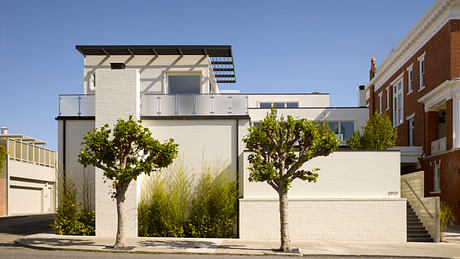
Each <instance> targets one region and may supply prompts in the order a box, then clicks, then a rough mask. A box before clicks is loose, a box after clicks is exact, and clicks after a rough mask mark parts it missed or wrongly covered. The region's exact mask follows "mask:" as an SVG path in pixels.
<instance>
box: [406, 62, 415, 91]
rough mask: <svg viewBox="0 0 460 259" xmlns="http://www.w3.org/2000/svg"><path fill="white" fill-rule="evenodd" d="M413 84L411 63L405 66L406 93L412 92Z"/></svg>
mask: <svg viewBox="0 0 460 259" xmlns="http://www.w3.org/2000/svg"><path fill="white" fill-rule="evenodd" d="M413 85H414V72H413V71H412V65H410V66H409V67H408V68H407V94H410V93H412V90H413Z"/></svg>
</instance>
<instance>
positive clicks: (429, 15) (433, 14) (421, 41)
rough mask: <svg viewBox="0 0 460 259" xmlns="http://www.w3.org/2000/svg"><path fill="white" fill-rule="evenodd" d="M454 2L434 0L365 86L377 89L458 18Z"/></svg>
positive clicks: (450, 0) (458, 13)
mask: <svg viewBox="0 0 460 259" xmlns="http://www.w3.org/2000/svg"><path fill="white" fill-rule="evenodd" d="M455 3H456V0H438V1H436V2H435V3H434V4H433V5H432V6H431V7H430V9H428V11H427V12H426V13H425V14H424V15H423V16H422V17H421V18H420V19H419V20H418V22H417V23H416V24H415V25H414V26H413V27H412V29H411V30H410V31H409V33H408V34H406V36H405V37H404V38H403V39H402V40H401V41H400V42H399V43H398V45H397V46H396V47H395V48H394V49H393V50H392V51H391V52H390V54H389V55H388V56H387V57H386V58H385V59H384V60H383V62H382V63H381V64H380V66H379V67H378V68H377V69H376V75H375V77H374V78H373V79H372V80H371V81H370V82H369V83H368V84H367V85H366V88H368V87H370V86H371V85H374V87H375V89H374V91H376V90H378V89H379V88H380V87H381V86H382V85H383V84H384V83H385V82H386V81H387V80H388V79H389V78H390V77H391V76H392V75H394V73H396V71H397V70H399V69H400V68H401V67H402V66H403V65H404V63H406V62H407V61H408V60H409V59H410V58H412V57H413V56H414V55H415V54H416V53H417V51H418V50H420V48H421V47H422V46H423V45H425V44H426V43H427V42H428V41H429V40H430V39H431V38H432V37H433V36H434V35H435V34H436V33H437V32H438V31H439V30H440V29H441V28H442V27H443V26H444V25H446V23H447V22H448V21H449V20H453V19H459V18H460V11H459V10H458V7H457V6H455ZM454 8H457V9H454ZM380 71H381V72H380Z"/></svg>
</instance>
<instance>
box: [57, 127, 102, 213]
mask: <svg viewBox="0 0 460 259" xmlns="http://www.w3.org/2000/svg"><path fill="white" fill-rule="evenodd" d="M65 124H66V129H65V130H66V134H65V135H66V140H65V141H66V150H65V151H64V145H63V142H64V139H63V138H64V132H63V130H64V128H63V125H64V121H63V120H59V121H58V139H59V144H58V152H57V154H58V161H59V162H58V165H59V173H60V174H61V175H62V173H63V171H64V170H65V173H66V175H67V176H68V177H70V179H72V181H73V183H74V184H75V187H76V189H77V198H78V200H79V202H80V203H82V202H83V199H82V195H83V193H86V192H87V193H88V198H89V200H88V202H89V204H87V206H88V207H89V208H90V209H92V210H94V209H95V204H94V198H95V191H94V181H95V179H94V167H93V166H88V167H87V168H84V167H83V166H82V165H81V164H80V163H79V162H78V155H79V154H80V152H81V149H82V148H83V146H82V145H81V143H82V141H83V135H84V134H86V133H88V132H89V131H91V130H93V129H94V120H66V122H65ZM64 154H65V156H66V159H65V161H66V165H65V167H64V166H63V164H62V163H63V161H64V160H63V155H64ZM64 168H65V169H64Z"/></svg>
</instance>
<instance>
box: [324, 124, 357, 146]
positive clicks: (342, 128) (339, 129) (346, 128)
mask: <svg viewBox="0 0 460 259" xmlns="http://www.w3.org/2000/svg"><path fill="white" fill-rule="evenodd" d="M327 124H328V126H329V129H331V131H332V132H334V133H335V136H336V137H337V138H338V139H339V140H340V142H342V143H343V142H344V141H345V140H347V139H349V138H350V137H351V135H352V134H353V132H354V130H355V123H354V122H353V121H328V122H327Z"/></svg>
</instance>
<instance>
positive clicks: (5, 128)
mask: <svg viewBox="0 0 460 259" xmlns="http://www.w3.org/2000/svg"><path fill="white" fill-rule="evenodd" d="M0 129H1V130H2V135H6V134H8V128H7V127H1V128H0Z"/></svg>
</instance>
